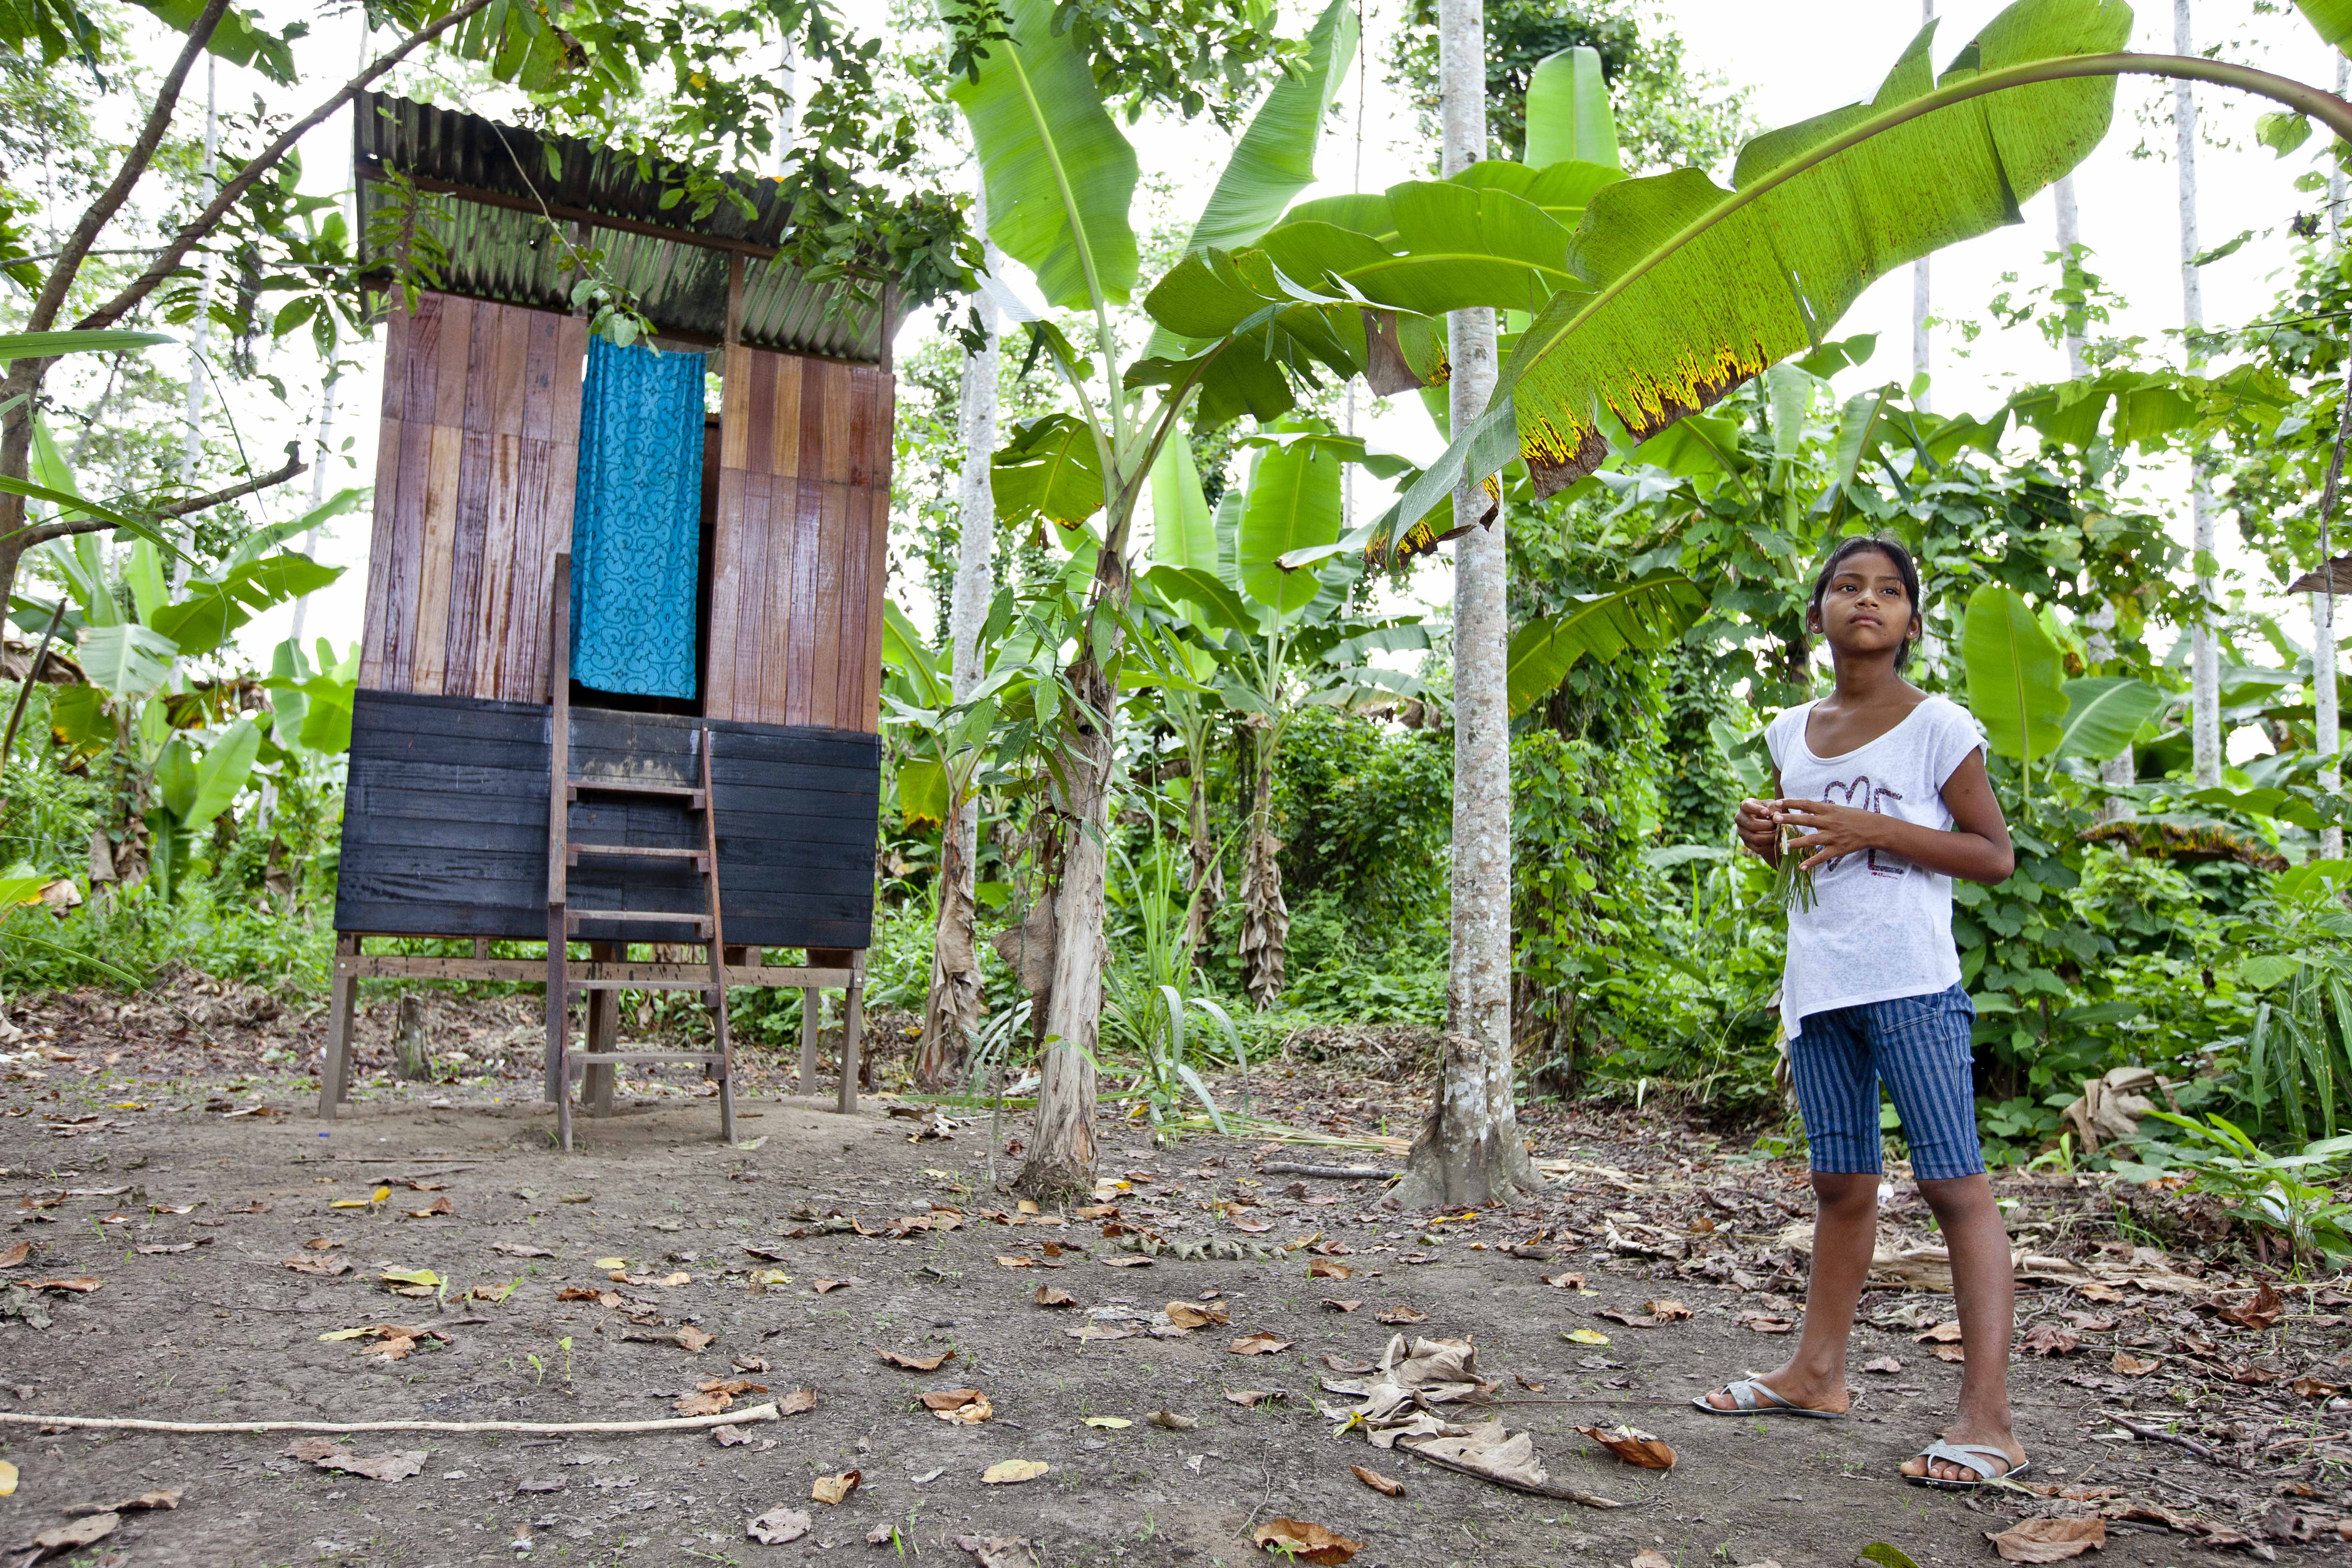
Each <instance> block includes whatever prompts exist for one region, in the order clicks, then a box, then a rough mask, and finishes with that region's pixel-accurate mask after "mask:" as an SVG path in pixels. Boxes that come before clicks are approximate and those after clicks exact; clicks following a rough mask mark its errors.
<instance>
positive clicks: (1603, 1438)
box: [1577, 1426, 1675, 1470]
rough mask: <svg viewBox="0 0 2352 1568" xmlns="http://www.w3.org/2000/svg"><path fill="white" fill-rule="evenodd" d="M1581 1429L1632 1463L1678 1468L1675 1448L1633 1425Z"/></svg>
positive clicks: (1658, 1468)
mask: <svg viewBox="0 0 2352 1568" xmlns="http://www.w3.org/2000/svg"><path fill="white" fill-rule="evenodd" d="M1577 1430H1578V1431H1580V1432H1581V1433H1583V1434H1584V1435H1585V1436H1588V1437H1590V1438H1591V1439H1592V1440H1593V1441H1594V1442H1596V1443H1598V1444H1600V1445H1601V1447H1604V1448H1606V1449H1608V1450H1609V1451H1610V1452H1611V1453H1612V1454H1614V1455H1616V1456H1617V1457H1618V1458H1621V1459H1622V1460H1624V1461H1625V1462H1626V1463H1627V1464H1629V1465H1639V1466H1640V1467H1641V1468H1643V1469H1645V1470H1671V1469H1673V1468H1675V1451H1674V1449H1673V1448H1671V1447H1668V1446H1667V1445H1666V1444H1665V1443H1664V1441H1662V1440H1661V1439H1659V1438H1657V1437H1654V1436H1651V1435H1650V1434H1649V1433H1647V1432H1643V1431H1641V1430H1640V1429H1638V1428H1636V1427H1633V1426H1616V1427H1612V1428H1607V1429H1603V1428H1601V1427H1599V1426H1579V1427H1578V1428H1577Z"/></svg>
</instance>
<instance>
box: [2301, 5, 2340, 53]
mask: <svg viewBox="0 0 2352 1568" xmlns="http://www.w3.org/2000/svg"><path fill="white" fill-rule="evenodd" d="M2294 4H2295V6H2296V8H2297V9H2298V10H2300V11H2301V12H2302V13H2303V15H2304V19H2305V21H2308V22H2309V23H2310V24H2311V25H2312V26H2315V27H2316V28H2318V29H2319V36H2320V37H2322V38H2324V39H2326V41H2327V43H2328V44H2329V45H2330V46H2331V47H2336V48H2339V49H2342V50H2344V51H2345V52H2346V53H2347V54H2352V0H2294Z"/></svg>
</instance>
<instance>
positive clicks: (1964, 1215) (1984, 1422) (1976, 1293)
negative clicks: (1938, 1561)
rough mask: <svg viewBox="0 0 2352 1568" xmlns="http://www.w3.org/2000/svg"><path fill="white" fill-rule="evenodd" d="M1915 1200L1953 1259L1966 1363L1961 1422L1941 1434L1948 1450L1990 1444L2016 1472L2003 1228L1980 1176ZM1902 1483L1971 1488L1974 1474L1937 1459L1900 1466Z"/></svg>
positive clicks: (2010, 1295) (1926, 1191)
mask: <svg viewBox="0 0 2352 1568" xmlns="http://www.w3.org/2000/svg"><path fill="white" fill-rule="evenodd" d="M1919 1195H1920V1196H1921V1197H1924V1198H1926V1199H1927V1206H1928V1207H1929V1208H1931V1209H1933V1210H1934V1211H1935V1213H1936V1224H1937V1226H1938V1227H1939V1228H1940V1229H1941V1230H1942V1231H1943V1233H1944V1245H1945V1246H1946V1247H1948V1248H1949V1249H1950V1252H1951V1257H1952V1291H1953V1294H1954V1295H1955V1296H1957V1297H1958V1299H1959V1310H1960V1339H1961V1341H1962V1342H1963V1343H1964V1344H1965V1345H1966V1346H1967V1349H1968V1355H1969V1359H1968V1362H1967V1363H1966V1367H1965V1370H1964V1371H1963V1372H1962V1373H1961V1374H1960V1410H1959V1418H1958V1420H1956V1421H1954V1422H1953V1423H1952V1424H1951V1425H1950V1426H1948V1427H1946V1428H1945V1429H1944V1440H1945V1441H1946V1442H1948V1443H1989V1444H1990V1445H1992V1446H1993V1447H1997V1448H1999V1449H2000V1450H2001V1452H2003V1453H2005V1454H2007V1455H2008V1456H2009V1458H2010V1462H2011V1464H2012V1465H2014V1464H2017V1463H2020V1462H2021V1461H2022V1460H2023V1459H2024V1458H2025V1450H2024V1449H2022V1448H2021V1447H2018V1446H2017V1435H2016V1433H2015V1432H2014V1431H2012V1430H2011V1426H2010V1414H2009V1342H2010V1337H2011V1334H2012V1333H2013V1332H2014V1331H2015V1329H2016V1325H2017V1280H2016V1277H2015V1276H2014V1275H2013V1274H2012V1273H2011V1262H2010V1257H2009V1227H2008V1226H2006V1225H2004V1224H2002V1222H2001V1217H2000V1205H1998V1204H1996V1203H1994V1202H1993V1196H1992V1184H1991V1183H1990V1181H1988V1180H1986V1179H1985V1177H1984V1176H1982V1175H1981V1174H1979V1175H1974V1176H1958V1177H1955V1178H1953V1179H1952V1180H1949V1181H1942V1182H1922V1183H1920V1184H1919ZM1903 1473H1904V1474H1905V1475H1906V1476H1923V1475H1931V1476H1933V1477H1935V1478H1936V1479H1937V1480H1946V1481H1972V1480H1975V1479H1978V1474H1977V1472H1976V1471H1974V1470H1969V1469H1963V1468H1961V1467H1959V1466H1958V1465H1955V1464H1951V1463H1949V1462H1948V1461H1946V1460H1942V1459H1938V1460H1937V1461H1936V1462H1935V1463H1934V1464H1933V1465H1932V1466H1930V1465H1929V1464H1927V1462H1926V1461H1925V1460H1922V1459H1910V1460H1906V1462H1905V1463H1904V1466H1903Z"/></svg>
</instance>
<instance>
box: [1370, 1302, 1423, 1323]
mask: <svg viewBox="0 0 2352 1568" xmlns="http://www.w3.org/2000/svg"><path fill="white" fill-rule="evenodd" d="M1380 1320H1381V1322H1383V1323H1425V1322H1427V1321H1429V1314H1428V1313H1427V1312H1416V1311H1414V1310H1412V1308H1411V1307H1406V1306H1395V1307H1382V1308H1381V1310H1380Z"/></svg>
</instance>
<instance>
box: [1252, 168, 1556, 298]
mask: <svg viewBox="0 0 2352 1568" xmlns="http://www.w3.org/2000/svg"><path fill="white" fill-rule="evenodd" d="M1572 167H1583V165H1572ZM1388 216H1389V221H1390V222H1391V224H1393V225H1394V226H1395V235H1396V238H1395V246H1396V247H1397V248H1393V249H1392V248H1391V247H1390V246H1388V245H1385V244H1382V243H1381V242H1379V241H1376V240H1374V239H1372V238H1371V237H1369V236H1366V235H1361V234H1356V233H1352V232H1350V231H1349V230H1347V229H1343V228H1340V227H1339V226H1336V225H1333V224H1328V223H1314V222H1299V223H1286V224H1284V225H1283V226H1281V227H1279V228H1277V229H1275V230H1274V231H1273V232H1271V233H1270V234H1268V235H1267V236H1266V237H1265V249H1266V253H1267V254H1268V255H1269V256H1271V257H1273V258H1274V263H1275V265H1276V266H1277V267H1279V268H1282V270H1283V271H1284V272H1285V273H1286V274H1287V275H1288V276H1290V277H1292V278H1295V279H1298V280H1299V281H1301V282H1306V283H1312V282H1315V281H1318V280H1319V279H1323V278H1324V277H1325V275H1326V274H1328V275H1330V276H1332V277H1336V278H1340V279H1345V280H1346V281H1347V283H1348V284H1349V287H1350V288H1352V289H1355V290H1356V291H1357V292H1358V293H1360V294H1361V295H1362V296H1363V297H1364V298H1365V299H1366V300H1370V301H1371V302H1372V303H1374V304H1378V305H1388V306H1392V307H1394V308H1396V309H1398V310H1412V311H1415V312H1417V313H1419V314H1421V315H1425V316H1435V315H1443V314H1444V312H1446V311H1447V310H1465V309H1469V308H1471V307H1473V306H1477V305H1493V306H1497V307H1500V308H1504V309H1508V310H1539V309H1541V308H1542V306H1543V304H1544V301H1546V300H1549V299H1550V298H1551V297H1552V295H1554V294H1555V293H1558V292H1559V290H1561V289H1573V290H1575V291H1577V292H1579V293H1582V292H1584V291H1585V286H1584V284H1583V282H1582V281H1581V280H1580V279H1578V277H1577V276H1576V274H1575V273H1573V272H1571V271H1570V270H1569V266H1568V246H1569V230H1568V229H1567V228H1566V227H1564V226H1561V225H1560V224H1559V222H1558V221H1557V220H1556V219H1554V218H1552V217H1551V216H1549V215H1548V214H1547V213H1545V212H1544V210H1543V209H1542V208H1540V207H1538V206H1537V205H1535V204H1534V203H1533V202H1530V201H1528V200H1527V199H1526V198H1524V197H1521V196H1517V195H1512V194H1511V193H1510V192H1509V191H1507V190H1504V189H1502V188H1501V187H1500V186H1499V185H1487V186H1483V187H1474V186H1470V185H1465V184H1457V183H1455V182H1454V181H1451V180H1413V181H1409V182H1407V183H1406V184H1400V185H1391V186H1390V187H1389V191H1388ZM1400 250H1401V251H1402V254H1400V253H1399V252H1400Z"/></svg>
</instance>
